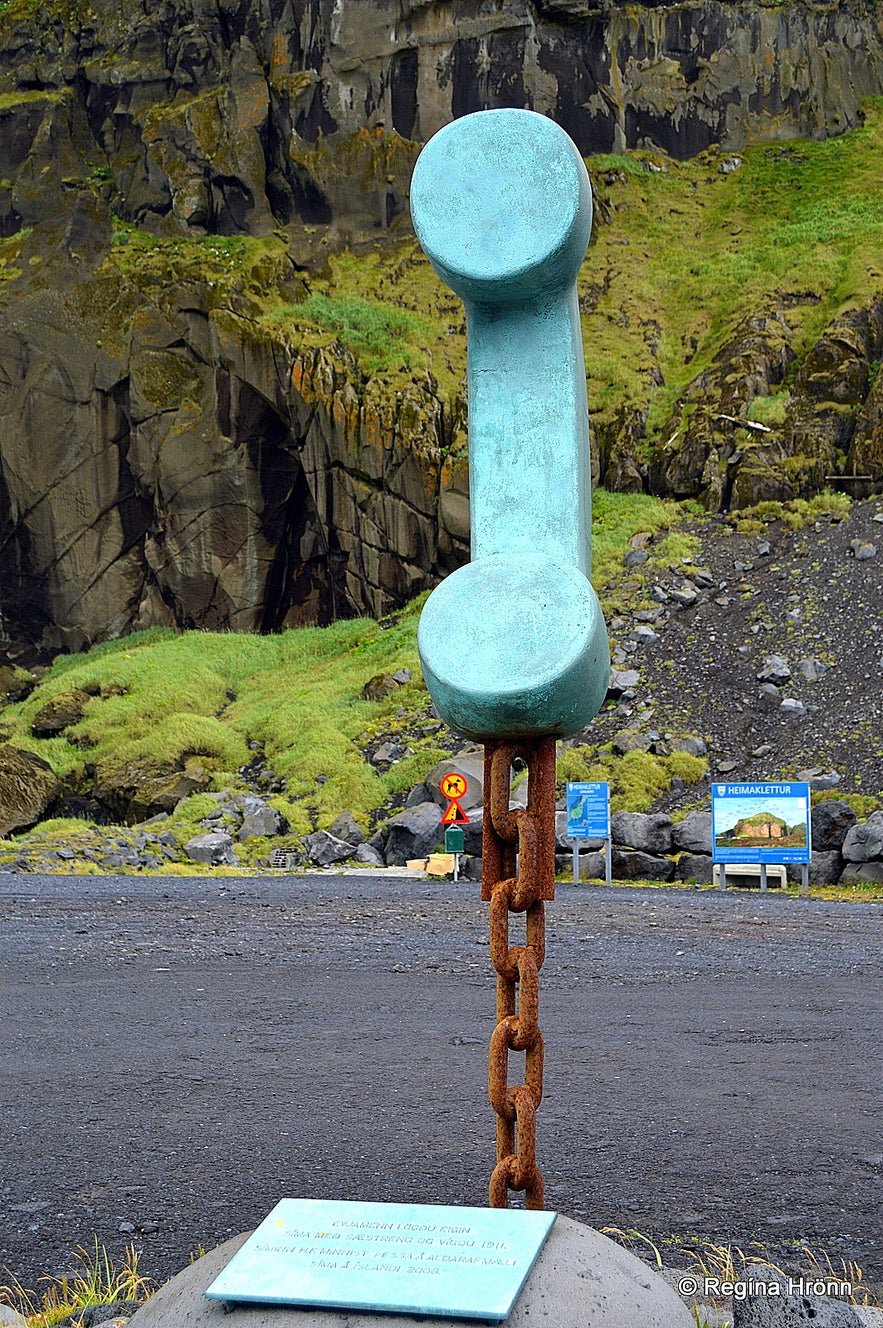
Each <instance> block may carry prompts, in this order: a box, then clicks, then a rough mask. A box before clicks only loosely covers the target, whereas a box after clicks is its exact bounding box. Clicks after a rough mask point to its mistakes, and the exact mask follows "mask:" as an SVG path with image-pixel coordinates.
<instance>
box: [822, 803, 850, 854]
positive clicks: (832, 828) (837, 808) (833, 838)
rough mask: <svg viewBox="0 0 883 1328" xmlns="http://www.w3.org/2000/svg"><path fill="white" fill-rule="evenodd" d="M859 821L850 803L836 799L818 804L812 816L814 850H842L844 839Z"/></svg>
mask: <svg viewBox="0 0 883 1328" xmlns="http://www.w3.org/2000/svg"><path fill="white" fill-rule="evenodd" d="M857 821H858V817H857V816H856V814H855V812H854V811H853V810H852V808H851V807H850V805H849V803H848V802H839V801H838V800H837V799H835V798H830V799H828V800H827V801H825V802H817V803H816V805H815V807H813V809H812V812H811V814H810V826H811V838H812V846H813V849H814V850H816V849H818V850H825V849H842V847H843V841H844V839H845V838H846V836H847V834H848V832H849V831H850V830H851V829H852V827H853V826H854V825H855V824H856V822H857Z"/></svg>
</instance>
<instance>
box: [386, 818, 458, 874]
mask: <svg viewBox="0 0 883 1328" xmlns="http://www.w3.org/2000/svg"><path fill="white" fill-rule="evenodd" d="M441 817H442V812H441V808H440V807H439V806H438V805H437V803H435V802H422V803H420V805H419V806H418V807H406V808H405V810H404V811H401V812H397V813H396V815H395V816H391V817H390V818H389V822H388V829H389V836H388V838H387V841H386V852H385V857H386V862H387V866H390V867H403V866H404V864H405V863H406V862H408V860H409V859H411V858H425V857H427V856H428V854H430V853H431V852H432V851H433V849H435V848H436V847H437V846H438V844H439V843H441V841H442V840H443V839H444V831H443V829H442V825H441Z"/></svg>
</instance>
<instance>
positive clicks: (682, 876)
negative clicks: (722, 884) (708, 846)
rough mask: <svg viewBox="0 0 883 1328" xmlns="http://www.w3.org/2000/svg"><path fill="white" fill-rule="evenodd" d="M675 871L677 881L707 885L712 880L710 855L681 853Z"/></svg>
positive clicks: (712, 870) (712, 867) (712, 864)
mask: <svg viewBox="0 0 883 1328" xmlns="http://www.w3.org/2000/svg"><path fill="white" fill-rule="evenodd" d="M676 870H677V878H678V880H679V881H695V882H696V884H697V885H708V884H710V883H711V882H712V881H713V880H714V860H713V858H712V856H711V854H710V853H682V854H681V856H680V857H679V858H678V862H677V869H676Z"/></svg>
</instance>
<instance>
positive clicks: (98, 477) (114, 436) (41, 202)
mask: <svg viewBox="0 0 883 1328" xmlns="http://www.w3.org/2000/svg"><path fill="white" fill-rule="evenodd" d="M26 8H27V13H26V14H25V12H24V8H23V7H19V6H12V7H10V6H4V7H3V13H2V15H0V76H2V81H3V106H2V120H3V132H2V135H0V235H2V236H4V237H10V238H16V240H17V241H20V251H19V252H17V254H16V256H15V262H14V264H13V263H10V265H9V266H7V267H5V268H4V277H7V276H8V277H9V281H4V283H3V286H4V291H5V293H4V296H3V307H2V309H0V420H2V421H3V422H4V423H3V425H2V430H0V452H2V466H0V527H2V529H3V540H4V545H3V547H4V559H3V562H2V565H0V606H2V610H3V614H4V619H5V621H6V623H7V624H8V626H9V628H10V631H11V633H12V635H13V636H15V637H16V638H17V639H19V640H21V641H24V642H26V643H29V644H31V645H34V646H39V647H41V648H42V649H44V650H45V651H47V652H52V651H55V650H58V649H67V650H78V649H80V648H82V647H85V646H87V645H89V644H91V643H93V642H96V641H101V640H106V639H108V638H112V637H115V636H118V635H120V634H121V633H124V632H127V631H130V630H133V629H137V628H147V627H151V626H156V625H159V626H174V627H182V628H183V627H205V628H210V629H218V630H270V631H272V630H277V629H278V628H281V627H284V626H287V625H291V624H299V623H302V622H320V623H326V622H328V621H331V620H332V619H335V618H338V617H340V616H344V615H347V614H355V613H368V614H377V613H380V612H383V611H385V610H387V609H389V608H391V607H394V606H396V605H397V604H400V603H401V602H402V601H403V600H404V599H406V598H408V597H410V596H412V595H414V594H415V593H417V592H418V591H420V590H423V589H426V588H428V587H429V586H430V585H432V584H433V583H434V582H435V581H436V580H437V579H438V577H439V576H440V575H442V574H443V573H444V572H446V571H450V570H451V569H452V568H453V567H455V566H457V565H458V563H460V562H462V561H463V560H464V559H465V558H466V557H467V552H468V541H469V512H468V498H467V493H468V484H467V483H466V477H465V467H464V464H463V461H462V456H461V455H460V452H459V451H458V448H459V446H460V444H461V442H462V439H463V436H464V428H463V419H464V407H463V402H462V401H461V400H455V401H453V402H451V401H449V400H448V397H447V394H446V393H445V392H443V391H441V389H440V388H439V385H438V383H437V381H436V379H435V378H434V377H433V376H432V374H431V373H430V372H429V371H428V370H426V369H422V368H415V369H414V370H413V371H412V372H411V374H410V376H409V378H408V379H407V381H406V382H405V383H404V384H403V386H402V387H401V388H397V389H396V391H394V392H385V391H384V388H383V386H382V385H378V384H376V383H372V382H371V380H370V376H366V375H365V374H364V373H363V372H361V371H360V370H359V368H358V367H357V366H355V365H354V363H353V361H352V358H351V357H350V356H349V355H348V354H345V353H344V352H343V351H341V350H339V349H338V350H336V351H335V350H333V349H331V348H329V347H324V346H323V347H322V348H319V349H316V348H314V349H305V350H301V349H298V348H296V347H294V346H293V345H292V343H291V339H290V338H289V337H288V336H287V334H286V333H285V332H284V331H283V332H280V333H279V335H278V336H276V335H275V334H274V333H272V332H270V331H269V330H268V328H267V327H266V325H265V324H263V323H262V322H261V316H262V315H263V314H264V313H265V312H266V310H267V309H268V308H273V309H279V308H283V309H292V308H293V307H295V306H296V305H297V303H298V302H299V301H300V300H302V299H303V297H304V295H305V293H306V288H305V284H304V280H303V273H304V271H305V270H307V269H309V268H310V267H311V266H316V265H321V263H322V262H324V255H325V254H326V253H327V252H328V248H327V247H326V246H328V245H330V246H331V247H337V248H339V247H342V246H343V245H344V244H352V245H355V246H357V245H360V244H364V243H365V242H366V241H368V240H375V239H377V238H379V237H382V236H384V235H387V234H389V235H391V236H392V237H393V238H396V237H400V236H402V235H404V234H406V233H407V227H408V188H409V180H410V175H411V169H412V167H413V163H414V161H415V159H416V155H417V152H418V150H419V145H420V143H421V142H423V141H425V140H426V139H427V138H429V137H430V135H431V134H432V133H434V132H435V131H436V130H437V129H439V128H440V127H441V126H443V125H445V124H447V123H449V122H450V121H451V120H452V119H454V118H456V117H459V116H461V115H463V114H465V113H467V112H470V111H474V110H480V109H485V108H491V107H499V106H524V107H530V108H532V109H533V110H535V111H538V112H540V113H541V114H546V115H550V116H553V117H554V118H555V119H556V120H557V121H558V123H560V124H561V125H562V127H563V128H564V129H565V130H566V131H567V132H568V133H569V134H570V135H571V136H572V138H573V139H574V141H575V142H576V145H577V148H578V150H579V151H580V152H582V153H591V152H609V151H613V152H621V151H623V150H624V149H626V148H630V147H642V148H646V147H650V148H653V147H655V148H658V149H661V150H663V151H665V152H666V153H669V154H671V155H673V156H676V157H679V158H685V157H690V156H693V155H695V154H696V153H697V152H700V151H703V150H705V149H707V148H709V147H710V146H712V145H720V146H721V147H722V148H723V149H725V150H726V151H728V152H730V153H734V152H736V151H737V150H738V149H739V148H740V147H741V146H742V144H743V143H745V142H747V141H751V142H756V141H759V140H762V139H764V138H765V137H772V138H776V139H781V138H787V137H789V136H793V137H804V138H810V139H818V138H822V137H824V136H825V135H827V134H830V133H841V132H843V130H845V129H847V128H850V127H851V126H854V125H855V124H856V123H857V122H858V120H859V117H860V110H859V108H860V105H861V102H862V100H863V99H864V98H865V97H867V96H869V95H879V94H880V93H881V92H883V38H881V34H880V31H879V29H878V25H877V21H876V14H875V12H874V9H873V7H872V6H859V5H855V6H853V5H838V6H833V7H831V6H816V5H809V4H797V5H792V6H790V7H789V8H788V9H787V11H786V10H783V9H782V8H780V7H778V6H772V5H770V6H766V5H763V6H758V5H754V4H751V5H748V4H736V5H723V4H720V3H717V2H716V0H709V3H706V4H702V5H699V4H697V5H692V6H681V7H678V8H677V9H665V8H664V7H661V6H656V5H653V4H648V5H644V6H628V7H626V6H620V5H617V4H613V3H603V4H602V3H599V4H592V3H588V0H542V2H541V3H538V4H534V3H530V2H529V0H512V3H507V4H505V5H503V6H496V5H482V4H478V3H472V2H470V3H468V4H464V3H463V2H462V0H438V3H433V4H429V3H423V2H422V0H402V3H401V4H400V5H382V4H378V3H377V0H345V2H344V0H313V3H311V5H309V6H305V5H304V4H303V3H302V2H301V0H278V3H277V2H276V0H274V2H273V3H272V4H271V3H270V0H255V3H253V4H250V5H236V4H232V3H224V4H222V5H218V4H216V3H213V2H210V0H182V3H179V4H175V5H171V4H168V3H163V4H159V5H156V6H152V7H151V8H150V11H149V13H148V12H147V11H145V10H144V8H143V7H141V6H137V5H135V4H117V3H113V4H111V3H110V0H95V3H94V4H93V5H91V6H89V7H86V8H83V7H80V8H79V9H77V8H74V9H71V8H70V7H68V8H67V9H66V10H65V21H64V22H62V21H61V19H60V18H59V15H58V11H57V7H55V6H52V5H40V6H36V5H34V6H28V7H26ZM735 160H736V159H734V158H731V160H730V164H734V163H735ZM127 228H137V230H139V231H140V232H142V234H144V233H146V234H147V236H148V237H149V238H150V239H151V241H154V240H156V241H159V243H160V247H157V248H156V249H154V250H153V251H152V252H153V258H156V257H157V256H158V255H160V254H162V255H164V256H165V258H164V261H166V268H165V269H164V270H163V271H162V272H159V271H157V270H154V269H153V268H152V266H151V263H152V261H153V260H152V259H151V256H150V255H149V254H148V253H147V251H146V250H145V251H144V253H141V251H140V250H137V246H136V250H135V251H129V250H127V252H128V253H129V254H130V257H131V258H132V261H131V262H130V263H129V264H128V266H127V265H126V263H125V262H122V263H121V262H120V261H118V260H119V259H120V257H121V255H122V254H123V250H124V249H125V247H126V246H127V245H128V239H127V237H131V236H132V234H133V233H134V232H133V231H132V230H131V229H127ZM282 234H284V235H285V237H286V242H285V244H282V243H281V242H280V243H279V245H278V247H277V249H276V250H273V248H272V246H273V244H274V243H275V242H276V239H275V237H277V236H279V235H282ZM182 237H189V238H190V239H198V240H203V239H205V238H207V237H220V238H221V239H222V240H223V241H231V240H232V241H234V242H235V241H237V240H239V239H243V238H248V239H249V240H259V241H261V242H262V243H264V242H266V245H267V251H266V253H265V254H263V255H262V256H258V255H256V254H255V253H254V252H252V251H249V253H248V254H247V255H246V257H248V258H249V262H243V261H242V259H243V251H242V250H237V249H236V248H235V247H230V246H229V245H227V246H224V245H221V246H219V247H217V248H215V249H212V248H211V246H208V247H206V248H205V249H203V250H202V251H201V252H202V253H203V255H204V256H205V258H206V263H205V264H204V265H203V266H198V265H197V266H194V265H193V264H192V263H191V262H190V261H189V259H188V258H187V257H186V256H182V255H181V254H179V253H178V252H177V251H176V250H175V249H174V245H175V244H176V243H177V242H178V241H180V239H181V238H182ZM225 256H226V257H227V258H229V259H230V261H231V262H232V264H233V265H234V266H235V267H236V268H237V270H239V271H240V277H239V280H238V283H234V284H233V285H232V286H231V287H230V289H229V290H221V288H220V285H219V283H218V281H217V280H216V279H215V278H216V275H217V274H216V272H215V270H214V268H213V267H212V263H213V262H215V260H217V261H219V262H222V261H223V260H224V259H225ZM252 259H254V261H253V262H252V261H251V260H252ZM457 317H458V318H459V314H458V315H457ZM878 323H879V311H878V310H877V309H876V306H873V307H870V308H868V309H865V310H858V311H856V310H850V311H848V312H847V313H845V314H844V315H842V316H841V317H840V318H839V319H838V321H837V323H836V324H832V326H831V327H830V328H828V329H826V330H825V333H824V335H823V336H822V337H821V338H820V339H819V342H818V344H817V346H816V347H815V348H814V350H813V354H812V356H811V357H810V360H809V361H808V362H807V364H806V366H804V368H803V369H802V370H801V373H802V377H800V376H798V380H797V382H796V384H795V389H794V390H793V391H792V397H793V398H794V399H795V402H797V404H795V406H794V412H793V414H794V419H793V426H794V429H798V426H799V429H798V432H799V434H800V449H799V450H800V455H801V456H804V454H805V456H806V458H807V466H808V469H807V471H806V473H805V474H801V475H799V476H795V475H794V473H793V467H791V468H789V466H788V465H787V464H786V462H789V461H793V460H794V457H792V456H789V454H788V443H787V440H780V439H769V438H768V437H767V436H766V435H765V436H764V439H765V440H764V442H763V444H762V446H761V445H758V446H757V447H755V448H753V449H751V450H750V452H749V451H748V450H745V451H744V454H743V451H742V450H741V449H740V448H739V447H738V446H737V442H736V441H735V440H734V436H733V426H732V424H731V423H726V422H722V418H721V416H720V412H721V411H724V412H727V413H728V414H730V415H731V416H733V417H735V418H738V417H740V416H742V415H744V412H745V410H746V409H747V406H748V405H749V404H750V401H751V399H752V398H753V397H754V396H756V395H759V394H763V393H765V392H768V391H769V390H770V387H771V385H775V384H778V383H780V382H781V381H782V379H783V376H784V374H785V373H786V371H788V370H789V369H790V367H791V363H792V360H793V357H794V353H795V352H794V349H793V347H792V345H791V333H790V329H789V327H788V325H787V323H786V321H785V319H784V316H783V315H782V314H781V312H780V311H778V310H771V311H768V312H765V313H763V314H761V315H758V317H757V318H755V319H752V320H750V322H749V324H748V325H747V326H746V327H745V328H743V329H742V330H741V331H740V332H739V334H738V335H737V336H736V337H735V338H734V339H733V341H732V343H731V344H729V345H728V346H727V347H725V348H724V350H723V351H722V352H721V355H720V357H719V359H718V360H717V361H716V362H715V365H714V366H713V367H712V371H711V372H710V373H709V374H707V375H705V377H707V378H708V380H709V382H708V386H707V390H706V387H705V386H703V385H702V382H697V384H694V385H691V388H690V391H689V393H688V396H689V397H690V411H691V412H692V414H691V427H690V439H689V442H688V443H686V444H683V440H681V442H679V443H678V448H677V449H676V454H675V455H669V454H668V453H667V452H666V448H665V447H663V448H660V449H658V450H657V451H658V454H657V455H655V456H654V457H653V459H652V462H651V464H650V466H649V472H648V470H647V467H645V465H644V462H643V461H638V460H637V457H638V455H639V451H638V449H639V445H643V441H644V440H643V429H644V422H645V421H644V413H643V411H642V409H641V408H635V407H631V406H627V407H625V408H624V417H623V418H622V419H621V420H619V422H618V423H617V424H616V426H615V429H614V434H615V439H614V442H615V445H610V446H608V445H606V444H605V447H604V449H603V450H604V453H605V466H606V468H607V476H608V485H609V486H613V487H619V488H623V489H631V490H640V489H642V488H643V487H645V481H646V484H647V485H649V487H650V488H651V490H653V491H658V492H665V493H669V494H670V493H674V494H676V495H678V496H682V495H683V496H686V495H698V496H700V497H701V499H702V501H703V502H704V503H705V504H706V505H707V506H708V507H710V508H712V509H715V510H717V509H719V508H721V507H722V506H733V507H735V506H739V505H740V504H741V505H745V504H746V503H749V502H754V501H757V500H758V499H759V498H762V497H783V496H784V497H787V496H790V495H791V494H792V493H794V492H797V491H798V490H799V491H800V492H803V490H804V488H805V487H806V486H807V485H809V487H810V488H812V487H813V486H815V487H818V486H819V485H820V484H821V483H823V482H824V476H825V475H826V474H829V473H832V471H833V468H834V467H840V468H841V469H842V468H843V467H844V466H846V467H849V468H851V469H852V470H853V471H855V470H856V468H858V470H860V471H861V472H863V473H869V474H871V475H872V476H881V475H883V450H881V438H883V430H881V427H880V419H881V412H883V378H881V377H880V376H879V375H878V376H877V378H876V380H874V381H872V377H873V375H872V366H873V364H874V362H875V361H879V359H880V349H879V345H878V342H879V340H880V336H879V327H878V326H877V324H878ZM703 374H705V371H703ZM801 393H802V396H801ZM697 396H698V397H699V398H701V400H700V401H699V402H698V405H697V402H696V401H695V400H694V397H697ZM798 398H800V400H803V401H804V403H805V406H801V405H800V404H799V401H798ZM801 411H803V414H802V415H801ZM791 425H792V421H791V420H790V419H789V428H790V427H791ZM677 426H678V422H677V421H675V422H674V423H673V426H672V430H671V435H674V434H675V433H676V431H677ZM792 431H793V430H792ZM661 436H662V437H664V438H667V437H669V436H670V434H669V431H668V430H667V429H666V430H664V431H663V433H662V435H661ZM804 439H806V440H808V441H807V442H806V443H805V441H804ZM795 450H796V449H795ZM844 457H845V461H844ZM801 486H803V487H801ZM639 556H641V557H643V556H644V555H643V554H642V553H641V554H639ZM680 593H682V594H683V593H684V592H680ZM686 593H688V595H689V596H692V593H693V592H686ZM648 639H651V638H648Z"/></svg>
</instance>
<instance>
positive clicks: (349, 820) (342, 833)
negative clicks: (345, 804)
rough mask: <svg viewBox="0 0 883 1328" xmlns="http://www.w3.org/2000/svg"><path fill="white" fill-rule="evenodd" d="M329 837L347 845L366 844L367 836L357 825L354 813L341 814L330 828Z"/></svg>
mask: <svg viewBox="0 0 883 1328" xmlns="http://www.w3.org/2000/svg"><path fill="white" fill-rule="evenodd" d="M328 833H329V835H334V837H335V839H342V840H344V842H345V843H347V844H361V843H364V840H365V836H364V835H363V834H362V831H361V830H360V829H359V827H358V825H357V824H356V821H355V818H354V817H353V814H352V812H341V813H340V815H339V816H338V817H336V818H335V819H334V820H333V821H332V822H331V824H330V825H329V827H328Z"/></svg>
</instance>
